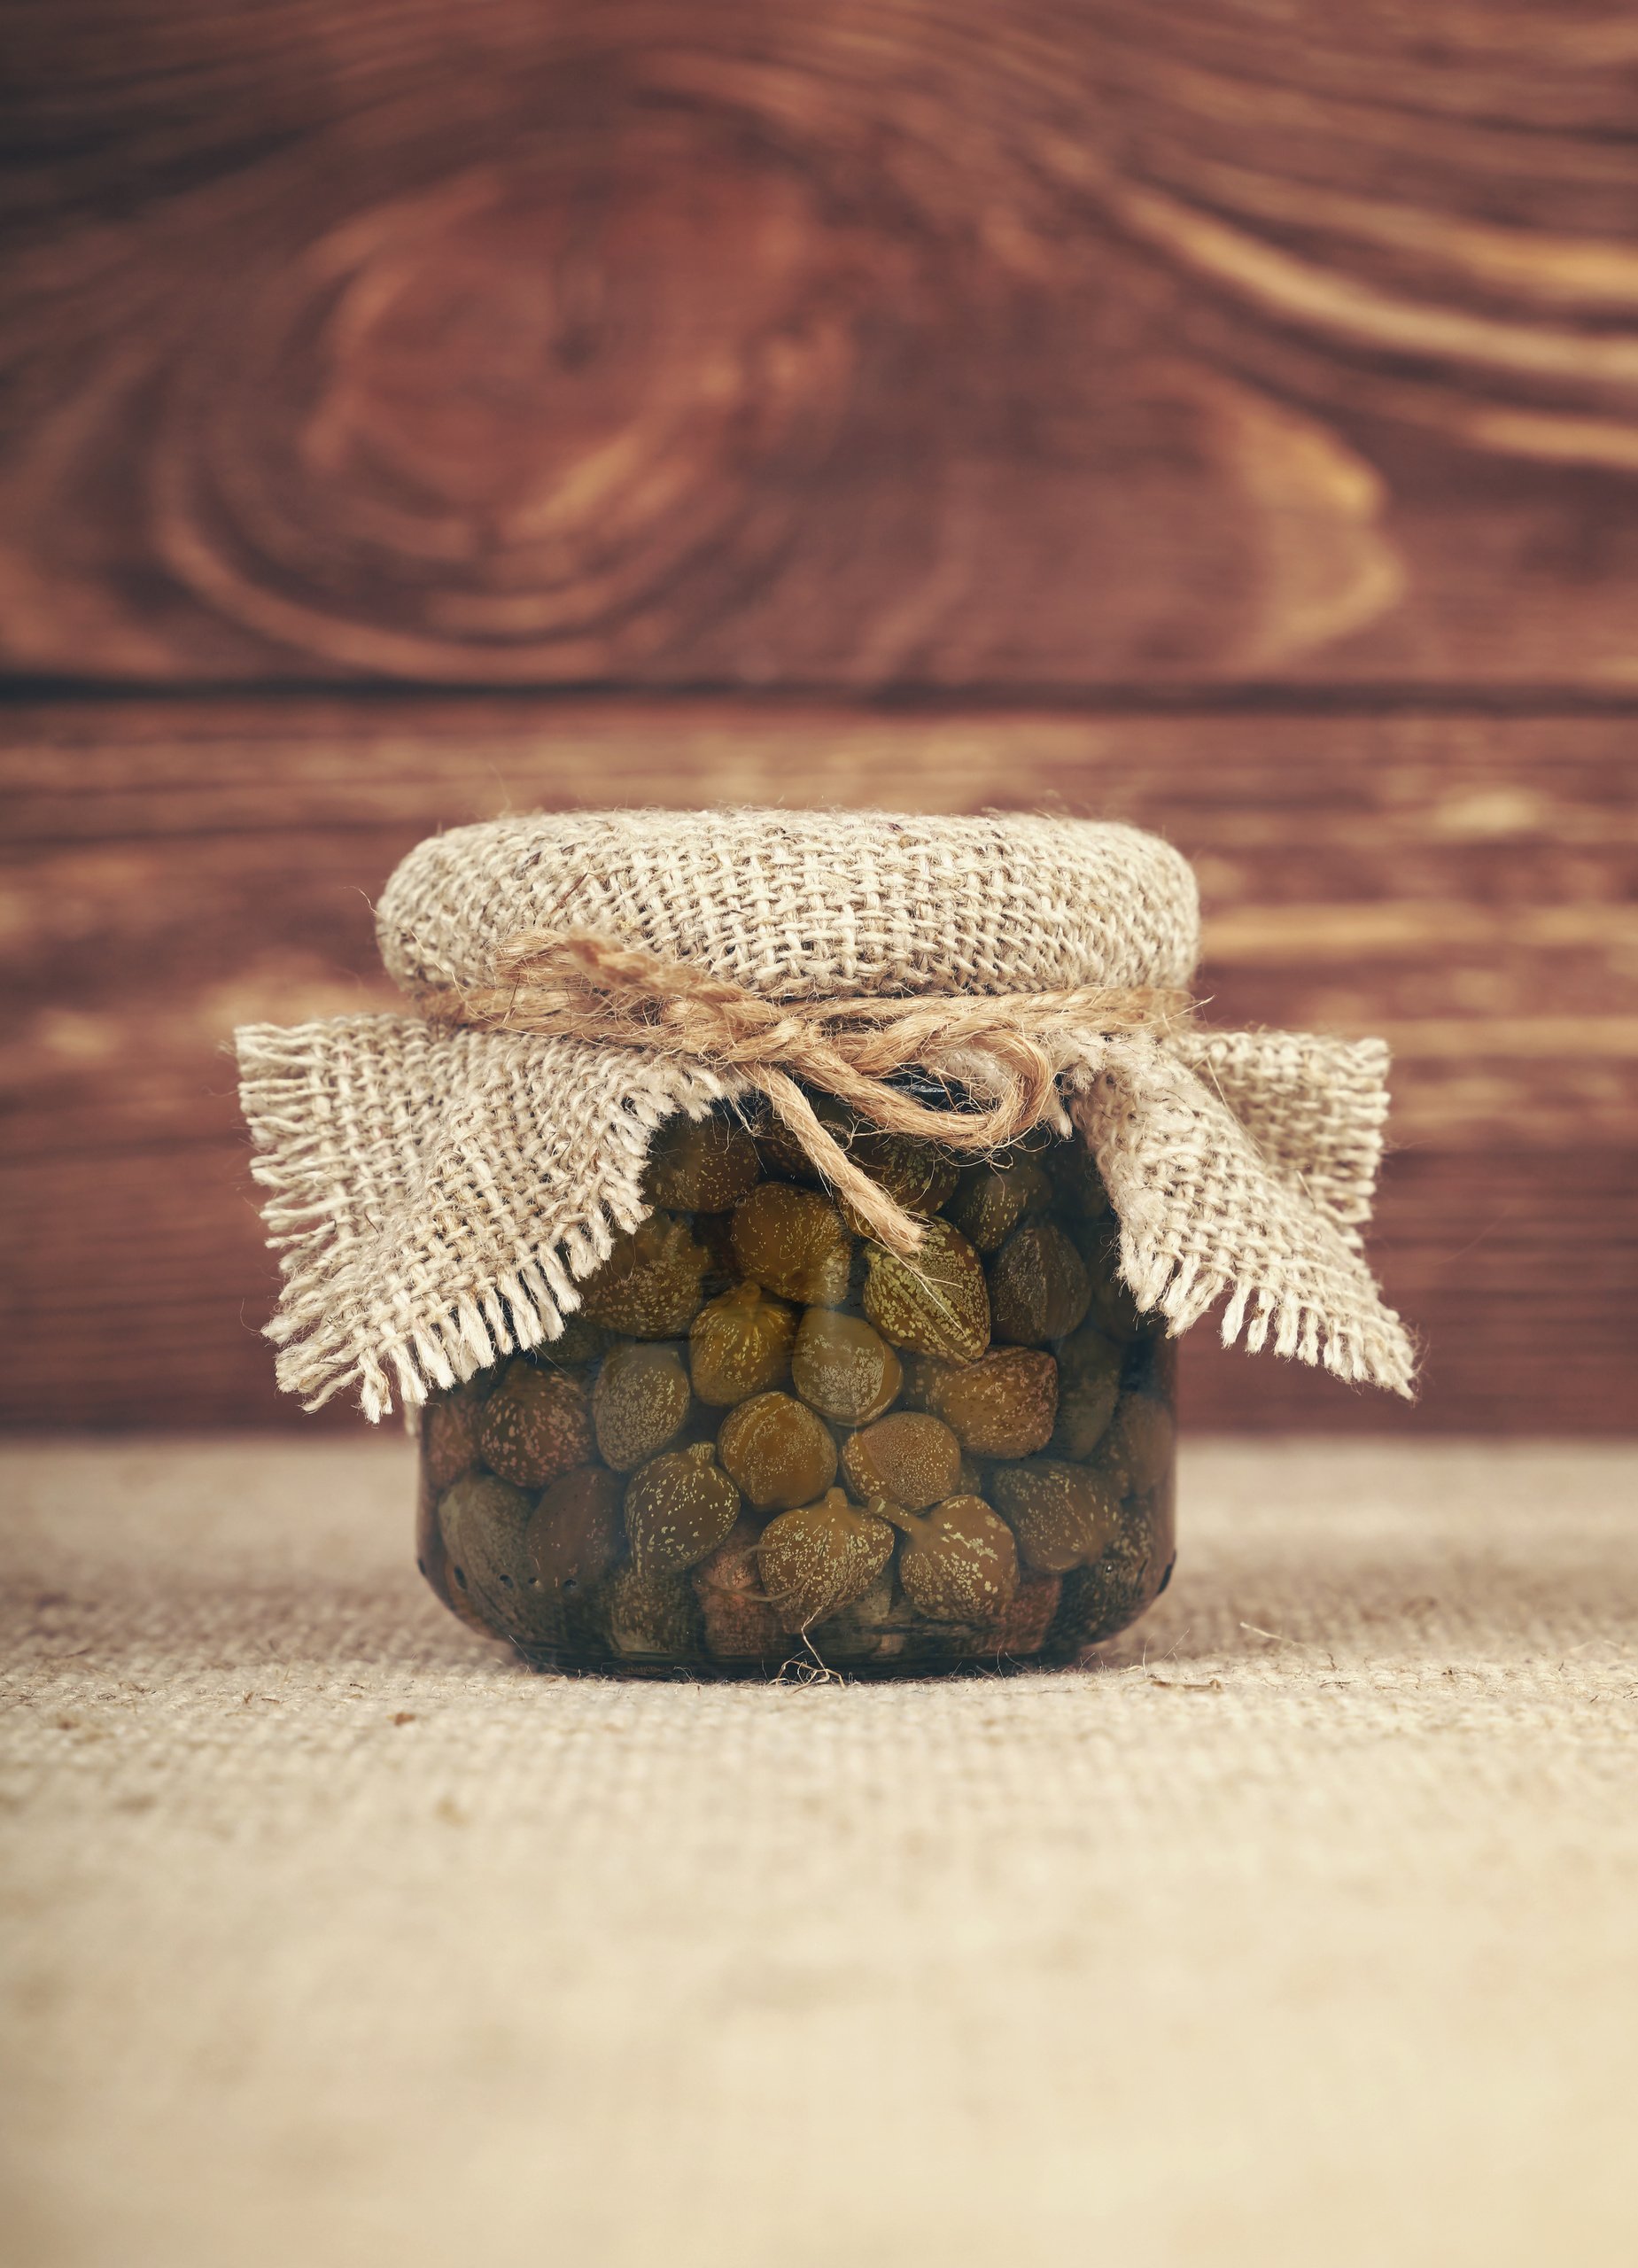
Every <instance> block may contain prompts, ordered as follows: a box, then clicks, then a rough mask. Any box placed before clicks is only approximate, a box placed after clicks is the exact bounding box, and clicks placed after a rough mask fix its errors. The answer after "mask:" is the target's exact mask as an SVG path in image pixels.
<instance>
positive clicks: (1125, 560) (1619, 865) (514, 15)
mask: <svg viewBox="0 0 1638 2268" xmlns="http://www.w3.org/2000/svg"><path fill="white" fill-rule="evenodd" d="M0 19H3V20H4V26H5V28H6V31H7V34H8V37H7V41H6V44H7V46H8V48H9V49H10V50H11V52H10V58H9V75H10V81H11V88H12V92H11V95H10V98H9V116H8V120H7V123H8V126H9V129H10V130H9V133H8V147H9V155H10V163H9V165H8V167H7V168H6V170H5V171H4V175H0V229H3V230H4V240H3V245H0V257H3V260H4V274H3V276H0V298H3V299H4V308H5V315H4V369H5V377H6V390H5V394H4V403H5V407H4V413H3V414H4V431H3V432H0V666H3V667H4V670H5V672H7V681H8V683H9V686H10V688H11V692H12V702H11V704H10V707H9V710H8V711H7V714H6V716H5V718H4V743H5V744H4V750H0V766H3V767H4V771H3V777H0V796H3V797H4V853H3V856H4V879H3V881H0V951H4V956H5V960H4V976H5V994H6V1008H7V1014H8V1036H7V1037H6V1040H5V1043H4V1053H3V1058H0V1060H3V1061H4V1076H5V1081H6V1085H7V1098H6V1101H7V1111H6V1119H5V1127H4V1151H3V1153H0V1174H3V1176H4V1197H5V1219H6V1224H7V1225H6V1231H5V1233H6V1236H7V1238H8V1240H9V1243H10V1245H11V1247H12V1249H11V1251H10V1253H9V1254H8V1264H7V1270H6V1279H7V1285H8V1292H7V1298H8V1301H9V1312H8V1317H7V1325H8V1347H7V1350H6V1354H5V1358H4V1365H3V1366H0V1398H3V1408H0V1417H4V1420H5V1422H8V1423H11V1424H12V1425H22V1426H74V1425H98V1424H110V1423H116V1424H121V1425H182V1424H185V1425H240V1424H254V1425H260V1424H264V1423H268V1422H277V1421H279V1420H281V1419H282V1418H283V1417H285V1416H287V1415H289V1414H291V1413H289V1412H287V1411H284V1410H281V1408H280V1406H279V1405H278V1403H277V1400H276V1396H275V1394H274V1393H273V1389H272V1384H271V1368H270V1361H269V1358H268V1350H267V1349H266V1348H265V1346H264V1345H263V1343H262V1342H261V1341H260V1339H259V1338H258V1337H257V1335H256V1330H255V1326H256V1324H258V1322H259V1321H260V1320H261V1319H262V1318H263V1317H265V1314H266V1312H267V1309H268V1298H269V1291H268V1287H269V1284H270V1280H271V1271H270V1267H269V1263H268V1260H267V1257H266V1255H265V1254H264V1253H263V1252H262V1250H261V1248H260V1235H259V1229H258V1225H257V1222H256V1219H255V1215H254V1211H253V1207H252V1202H251V1197H250V1190H249V1184H248V1182H247V1180H246V1177H245V1150H244V1145H243V1140H242V1137H241V1135H240V1132H239V1130H238V1127H237V1117H236V1112H235V1108H234V1103H233V1097H232V1089H231V1074H230V1068H229V1064H228V1063H227V1061H226V1060H225V1058H224V1057H223V1056H222V1054H221V1042H222V1040H223V1038H224V1037H225V1035H226V1033H227V1032H228V1030H229V1029H230V1028H231V1026H232V1025H233V1024H234V1023H235V1022H236V1021H242V1020H244V1019H245V1018H250V1017H262V1016H272V1017H280V1016H292V1017H293V1016H299V1015H302V1014H312V1013H315V1012H316V1013H322V1012H323V1011H324V1010H326V1009H327V1008H329V1007H331V1006H358V1005H361V1004H362V1003H366V1002H369V1001H370V1000H373V999H374V998H377V997H378V994H379V979H378V977H377V976H375V975H372V973H371V960H372V958H373V955H372V950H371V945H370V936H369V899H370V897H371V896H372V894H373V893H374V892H376V891H377V889H379V887H380V885H381V882H382V881H383V880H384V876H385V875H386V874H387V873H388V871H389V870H390V868H391V866H392V863H393V862H394V860H395V859H396V858H399V857H400V855H401V854H402V852H403V851H404V850H406V849H408V846H409V845H410V844H411V843H413V842H414V841H415V839H416V838H417V837H418V836H419V835H422V834H423V833H424V832H426V831H427V830H428V829H430V828H431V827H436V826H439V825H440V824H445V823H448V822H452V821H457V820H461V819H468V818H471V817H475V816H481V815H485V814H487V813H490V812H496V811H500V810H502V809H508V808H512V809H516V808H520V807H522V808H528V807H530V806H532V805H538V804H599V803H603V802H608V801H648V802H657V803H663V804H689V803H694V802H698V801H702V800H707V801H709V800H712V799H727V798H741V797H756V798H760V799H765V800H785V801H790V802H799V803H804V804H826V803H835V802H843V803H867V804H869V803H881V804H897V805H902V806H909V807H913V808H919V809H932V810H938V809H962V808H972V807H974V806H979V805H991V804H993V805H999V806H1003V807H1038V806H1041V805H1047V806H1055V807H1060V808H1064V809H1068V810H1075V811H1089V812H1111V813H1115V814H1119V815H1121V816H1125V817H1130V818H1133V819H1138V820H1140V821H1142V822H1143V823H1145V824H1147V825H1153V826H1154V827H1158V828H1160V829H1161V831H1162V832H1164V833H1166V834H1167V835H1169V836H1170V837H1171V838H1172V839H1173V840H1174V841H1176V842H1177V843H1179V844H1181V845H1182V846H1183V847H1184V849H1185V850H1187V851H1188V852H1189V853H1190V854H1191V855H1192V857H1194V858H1195V859H1196V861H1197V864H1198V866H1199V871H1200V874H1201V879H1202V882H1203V884H1204V887H1205V892H1206V897H1207V909H1208V913H1209V915H1210V926H1209V957H1208V963H1207V971H1206V985H1207V990H1208V991H1209V992H1210V994H1211V995H1212V998H1213V1002H1214V1006H1213V1009H1212V1014H1213V1015H1214V1016H1215V1018H1217V1019H1218V1020H1220V1021H1234V1020H1239V1019H1243V1018H1250V1019H1261V1020H1263V1021H1269V1022H1271V1023H1279V1024H1290V1025H1299V1026H1303V1025H1308V1026H1312V1025H1319V1026H1324V1027H1328V1028H1331V1029H1340V1030H1345V1031H1350V1032H1352V1031H1367V1030H1385V1031H1386V1033H1387V1034H1388V1036H1389V1037H1391V1038H1392V1040H1393V1043H1394V1045H1395V1048H1396V1051H1397V1053H1398V1059H1399V1068H1398V1072H1397V1077H1396V1094H1397V1102H1398V1109H1397V1115H1396V1118H1395V1122H1394V1134H1395V1138H1396V1142H1397V1144H1398V1148H1397V1150H1396V1153H1395V1155H1394V1156H1393V1160H1392V1161H1391V1163H1390V1169H1389V1173H1388V1177H1387V1184H1386V1192H1385V1198H1384V1203H1383V1208H1382V1216H1381V1224H1380V1232H1379V1239H1378V1255H1379V1258H1380V1261H1381V1264H1382V1267H1383V1270H1384V1273H1385V1275H1386V1279H1387V1282H1388V1285H1389V1288H1390V1292H1391V1293H1392V1294H1393V1296H1394V1297H1395V1299H1396V1300H1397V1301H1398V1302H1399V1303H1400V1304H1401V1306H1402V1307H1403V1308H1404V1309H1405V1310H1406V1312H1407V1313H1408V1314H1409V1317H1411V1319H1412V1320H1413V1322H1414V1323H1415V1324H1416V1325H1417V1328H1418V1330H1419V1331H1420V1332H1421V1333H1422V1334H1423V1336H1424V1338H1425V1341H1426V1345H1427V1348H1428V1366H1427V1384H1426V1390H1425V1395H1424V1398H1423V1402H1422V1404H1421V1406H1420V1408H1419V1409H1418V1410H1417V1411H1416V1412H1415V1413H1413V1414H1407V1413H1404V1412H1402V1411H1401V1410H1397V1409H1395V1408H1393V1406H1391V1405H1389V1404H1387V1403H1386V1402H1380V1401H1378V1400H1377V1399H1375V1398H1372V1397H1370V1396H1365V1395H1359V1394H1349V1393H1346V1392H1344V1391H1343V1390H1342V1389H1341V1388H1339V1387H1338V1386H1334V1385H1333V1384H1331V1382H1329V1381H1327V1380H1324V1379H1313V1378H1311V1377H1308V1376H1307V1375H1305V1374H1303V1373H1300V1372H1299V1371H1295V1370H1294V1369H1293V1368H1292V1367H1291V1366H1288V1365H1284V1364H1278V1363H1274V1362H1272V1361H1268V1360H1265V1361H1261V1362H1250V1361H1247V1360H1246V1358H1245V1357H1244V1356H1243V1355H1223V1354H1222V1353H1220V1352H1218V1351H1215V1350H1214V1349H1213V1348H1211V1347H1210V1346H1209V1345H1207V1344H1206V1343H1205V1340H1204V1339H1203V1338H1202V1335H1201V1334H1199V1333H1197V1334H1195V1338H1194V1340H1192V1341H1191V1344H1190V1348H1189V1351H1188V1361H1187V1366H1186V1367H1187V1378H1188V1392H1189V1395H1190V1400H1191V1404H1192V1416H1193V1417H1194V1419H1195V1422H1197V1423H1198V1424H1201V1425H1237V1426H1275V1425H1293V1426H1303V1427H1308V1426H1317V1425H1331V1426H1341V1427H1349V1426H1355V1427H1362V1428H1363V1427H1379V1426H1384V1425H1386V1426H1392V1427H1402V1426H1409V1427H1411V1428H1413V1429H1414V1428H1424V1429H1425V1428H1436V1429H1438V1428H1442V1429H1446V1430H1449V1429H1473V1430H1498V1429H1500V1430H1508V1431H1515V1432H1552V1431H1555V1430H1564V1431H1571V1430H1581V1429H1586V1428H1591V1429H1595V1430H1598V1431H1603V1432H1612V1431H1624V1430H1631V1429H1632V1428H1633V1427H1634V1425H1638V1395H1635V1394H1634V1387H1633V1384H1632V1380H1633V1379H1634V1364H1635V1363H1638V1321H1635V1317H1638V1194H1635V1193H1634V1175H1633V1171H1632V1163H1633V1138H1634V1128H1635V1126H1638V986H1635V984H1634V978H1635V976H1638V910H1635V906H1638V901H1635V899H1634V887H1633V884H1634V868H1635V866H1638V798H1635V797H1634V790H1633V784H1632V783H1633V778H1634V773H1633V764H1632V750H1633V748H1634V733H1635V732H1638V510H1635V509H1634V506H1635V505H1638V16H1634V12H1633V11H1632V10H1631V8H1630V7H1629V6H1628V5H1627V4H1626V0H1604V4H1599V5H1580V4H1560V0H1531V4H1525V5H1514V6H1510V7H1501V6H1494V7H1482V8H1481V7H1477V6H1474V5H1472V4H1471V0H1424V4H1423V5H1422V6H1420V7H1419V8H1417V9H1414V10H1411V9H1407V8H1405V7H1404V6H1402V5H1401V4H1398V0H1393V4H1390V0H1355V4H1354V5H1351V6H1350V7H1348V8H1347V9H1343V8H1339V7H1337V6H1336V5H1334V4H1333V0H1286V4H1285V5H1283V6H1280V7H1278V8H1275V7H1271V6H1269V5H1267V4H1261V0H1077V4H1075V5H1073V6H1071V5H1067V4H1064V5H1060V4H1045V0H868V4H866V0H857V4H855V0H806V4H804V5H803V7H801V8H778V7H771V6H769V5H768V4H767V0H666V4H655V0H527V4H525V0H488V4H485V6H483V7H464V8H463V7H458V6H456V5H455V4H454V0H355V4H352V5H348V6H338V5H335V4H333V0H322V4H321V0H249V4H244V5H239V6H237V7H235V8H233V9H230V10H222V9H220V8H207V7H206V5H205V4H204V0H55V4H54V5H53V6H52V7H51V8H50V9H49V10H43V9H29V8H26V7H24V6H23V5H21V4H19V0H11V4H9V5H8V6H7V7H6V8H5V9H4V10H3V11H0ZM331 1422H345V1420H344V1419H336V1420H332V1421H331Z"/></svg>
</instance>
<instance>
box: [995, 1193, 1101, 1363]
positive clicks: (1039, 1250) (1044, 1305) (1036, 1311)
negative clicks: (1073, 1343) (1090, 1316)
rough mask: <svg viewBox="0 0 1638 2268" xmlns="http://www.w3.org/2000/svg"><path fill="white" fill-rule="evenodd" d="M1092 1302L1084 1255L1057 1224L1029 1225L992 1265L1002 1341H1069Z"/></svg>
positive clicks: (1018, 1231) (1017, 1232)
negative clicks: (1071, 1333)
mask: <svg viewBox="0 0 1638 2268" xmlns="http://www.w3.org/2000/svg"><path fill="white" fill-rule="evenodd" d="M1090 1299H1091V1285H1090V1284H1089V1283H1088V1282H1087V1278H1086V1268H1085V1265H1084V1263H1083V1261H1082V1258H1081V1255H1080V1254H1079V1253H1078V1252H1077V1251H1076V1250H1075V1247H1074V1246H1073V1245H1072V1244H1071V1243H1070V1241H1069V1239H1068V1238H1067V1236H1066V1235H1065V1234H1064V1232H1063V1231H1062V1230H1061V1229H1060V1228H1059V1227H1058V1226H1057V1225H1056V1223H1053V1222H1052V1221H1026V1222H1025V1223H1024V1224H1023V1226H1022V1227H1021V1228H1020V1229H1014V1230H1013V1233H1012V1235H1011V1236H1010V1237H1008V1239H1007V1240H1006V1242H1005V1244H1004V1245H1003V1246H1002V1247H1001V1249H1000V1251H999V1252H998V1253H997V1254H996V1256H995V1258H994V1259H993V1260H992V1261H991V1262H990V1309H991V1312H992V1313H993V1315H994V1317H995V1333H996V1337H997V1338H998V1339H1001V1340H1008V1341H1010V1342H1011V1343H1012V1344H1013V1346H1018V1347H1038V1346H1040V1345H1041V1344H1042V1342H1043V1341H1044V1340H1048V1339H1063V1338H1067V1336H1068V1334H1069V1332H1072V1331H1073V1330H1074V1329H1075V1325H1076V1324H1078V1323H1079V1322H1080V1321H1081V1319H1082V1317H1083V1316H1084V1315H1085V1313H1086V1305H1087V1301H1089V1300H1090Z"/></svg>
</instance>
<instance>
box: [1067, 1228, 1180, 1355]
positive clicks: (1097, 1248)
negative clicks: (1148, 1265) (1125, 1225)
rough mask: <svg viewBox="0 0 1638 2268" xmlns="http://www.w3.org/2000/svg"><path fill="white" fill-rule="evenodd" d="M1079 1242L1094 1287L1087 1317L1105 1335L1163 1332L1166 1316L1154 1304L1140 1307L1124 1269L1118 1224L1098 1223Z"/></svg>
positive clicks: (1139, 1336) (1127, 1336)
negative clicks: (1122, 1269)
mask: <svg viewBox="0 0 1638 2268" xmlns="http://www.w3.org/2000/svg"><path fill="white" fill-rule="evenodd" d="M1079 1243H1080V1248H1081V1256H1082V1258H1083V1260H1084V1262H1085V1263H1086V1272H1087V1277H1088V1279H1089V1282H1090V1285H1091V1306H1090V1308H1089V1309H1088V1319H1089V1320H1090V1321H1091V1322H1092V1323H1095V1324H1097V1326H1098V1330H1099V1331H1101V1332H1103V1334H1104V1336H1105V1337H1106V1338H1107V1339H1118V1340H1122V1342H1125V1341H1127V1340H1133V1339H1145V1338H1150V1337H1157V1336H1159V1335H1160V1334H1161V1332H1164V1331H1165V1329H1166V1317H1164V1316H1163V1315H1161V1314H1160V1313H1159V1312H1158V1310H1156V1309H1153V1308H1151V1309H1146V1310H1145V1309H1140V1308H1139V1307H1138V1305H1137V1301H1136V1300H1135V1299H1134V1298H1133V1297H1132V1294H1131V1292H1130V1288H1129V1286H1128V1285H1127V1282H1126V1279H1125V1278H1124V1277H1123V1276H1122V1273H1121V1232H1120V1230H1119V1228H1118V1227H1116V1226H1114V1225H1112V1224H1107V1223H1095V1224H1094V1226H1093V1227H1092V1228H1091V1230H1090V1231H1087V1232H1086V1233H1085V1234H1084V1235H1081V1236H1080V1237H1079Z"/></svg>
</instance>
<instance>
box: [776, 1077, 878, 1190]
mask: <svg viewBox="0 0 1638 2268" xmlns="http://www.w3.org/2000/svg"><path fill="white" fill-rule="evenodd" d="M808 1100H809V1102H810V1103H811V1106H812V1109H813V1115H814V1116H815V1118H817V1119H818V1120H819V1124H820V1125H821V1126H822V1127H823V1128H824V1129H825V1130H826V1132H827V1134H830V1135H831V1136H833V1137H834V1138H835V1140H836V1141H838V1142H840V1143H841V1145H842V1148H843V1149H844V1150H845V1149H846V1148H847V1146H848V1145H849V1143H850V1141H851V1140H852V1138H853V1137H854V1136H855V1134H857V1133H858V1130H859V1127H860V1124H861V1121H860V1120H859V1118H858V1116H857V1115H855V1113H854V1112H853V1111H851V1110H850V1109H849V1107H848V1106H847V1104H846V1103H844V1102H838V1101H837V1099H836V1098H835V1095H826V1094H811V1095H810V1096H809V1097H808ZM753 1132H754V1134H755V1137H756V1142H757V1150H758V1151H759V1152H760V1153H761V1155H762V1159H763V1161H764V1163H765V1165H766V1166H767V1167H768V1168H769V1169H770V1170H771V1171H772V1172H773V1173H776V1174H782V1175H783V1176H784V1177H785V1178H786V1180H787V1181H802V1182H808V1183H817V1182H818V1180H819V1169H818V1167H817V1166H816V1165H815V1164H814V1163H813V1161H812V1159H811V1158H810V1157H809V1155H808V1153H807V1152H806V1151H805V1150H804V1149H803V1146H802V1145H801V1143H800V1142H799V1141H798V1140H797V1139H796V1136H795V1135H794V1134H793V1133H792V1132H791V1130H790V1129H789V1127H788V1126H787V1125H786V1123H785V1122H784V1120H783V1119H782V1118H779V1117H777V1116H776V1115H774V1113H773V1112H772V1110H770V1111H767V1112H765V1114H764V1115H763V1116H762V1117H761V1118H759V1119H758V1120H757V1122H756V1125H755V1127H754V1128H753Z"/></svg>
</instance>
